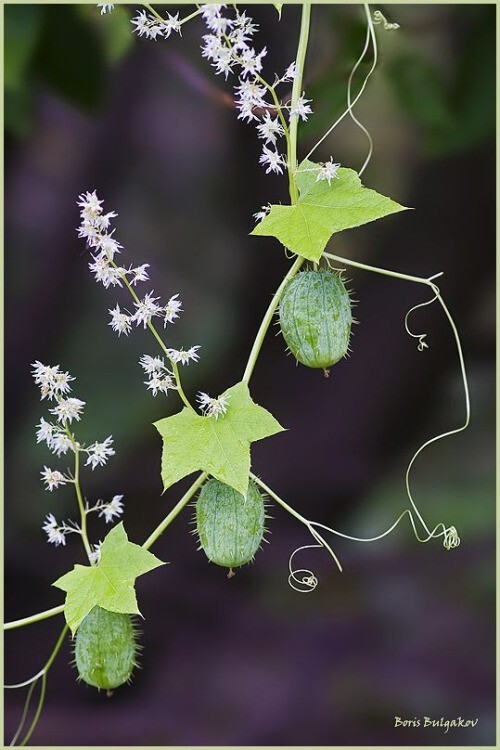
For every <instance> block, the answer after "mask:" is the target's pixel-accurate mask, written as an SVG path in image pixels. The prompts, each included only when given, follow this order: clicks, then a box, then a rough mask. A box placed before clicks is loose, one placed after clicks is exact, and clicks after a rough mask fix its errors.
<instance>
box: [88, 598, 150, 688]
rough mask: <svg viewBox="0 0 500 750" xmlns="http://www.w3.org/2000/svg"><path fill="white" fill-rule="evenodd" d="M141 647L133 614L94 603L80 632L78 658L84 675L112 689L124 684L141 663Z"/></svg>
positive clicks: (97, 685) (90, 682)
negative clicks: (139, 647)
mask: <svg viewBox="0 0 500 750" xmlns="http://www.w3.org/2000/svg"><path fill="white" fill-rule="evenodd" d="M137 648H138V647H137V644H136V642H135V631H134V626H133V624H132V618H131V617H130V615H124V614H120V613H119V612H109V611H108V610H106V609H102V608H101V607H94V608H93V609H92V610H91V611H90V612H89V614H88V615H87V616H86V617H85V619H84V620H83V621H82V624H81V625H80V627H79V628H78V630H77V633H76V641H75V662H76V666H77V669H78V674H79V675H80V679H82V680H84V681H85V682H86V683H87V684H88V685H92V686H93V687H96V688H99V689H101V688H102V689H103V690H108V691H109V690H113V689H114V688H117V687H119V686H120V685H123V683H124V682H128V681H129V680H130V677H131V675H132V671H133V669H134V667H135V666H137V663H136V654H137Z"/></svg>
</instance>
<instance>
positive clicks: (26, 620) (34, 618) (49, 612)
mask: <svg viewBox="0 0 500 750" xmlns="http://www.w3.org/2000/svg"><path fill="white" fill-rule="evenodd" d="M63 612H64V604H60V605H59V606H58V607H52V609H46V610H45V611H44V612H38V613H37V614H36V615H30V616H29V617H22V618H21V619H20V620H12V621H11V622H6V623H5V625H4V626H3V627H4V630H14V629H15V628H22V627H23V626H24V625H32V624H33V623H35V622H40V621H41V620H47V619H48V618H49V617H54V615H62V613H63Z"/></svg>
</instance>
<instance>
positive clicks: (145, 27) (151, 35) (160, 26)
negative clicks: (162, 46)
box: [131, 10, 182, 39]
mask: <svg viewBox="0 0 500 750" xmlns="http://www.w3.org/2000/svg"><path fill="white" fill-rule="evenodd" d="M167 16H168V18H166V19H163V20H160V18H158V17H157V16H155V15H153V14H152V13H147V12H146V11H145V10H141V11H138V12H137V15H136V16H135V18H132V21H131V23H132V24H133V26H135V29H134V31H136V32H137V33H138V34H139V36H145V37H146V39H158V37H160V38H162V39H168V37H169V36H170V34H171V33H172V31H176V32H177V33H178V34H181V28H182V23H181V21H179V14H178V13H176V14H175V16H171V15H170V13H167Z"/></svg>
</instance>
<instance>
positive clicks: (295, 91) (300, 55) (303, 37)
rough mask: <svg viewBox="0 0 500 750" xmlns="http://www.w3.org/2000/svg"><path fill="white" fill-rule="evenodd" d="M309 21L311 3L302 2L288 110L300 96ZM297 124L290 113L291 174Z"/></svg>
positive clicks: (295, 192)
mask: <svg viewBox="0 0 500 750" xmlns="http://www.w3.org/2000/svg"><path fill="white" fill-rule="evenodd" d="M310 22H311V4H310V3H304V4H303V5H302V18H301V22H300V35H299V46H298V48H297V59H296V71H297V75H296V77H295V79H294V81H293V86H292V101H291V109H290V112H293V111H294V109H295V107H296V106H297V102H298V100H299V98H300V94H301V91H302V78H303V76H304V64H305V60H306V52H307V42H308V40H309V26H310ZM298 126H299V117H298V115H290V154H289V162H290V169H291V172H292V174H293V175H294V174H295V172H296V171H297V133H298ZM293 185H294V195H293V197H292V196H290V197H291V198H292V203H297V200H298V191H297V185H296V183H295V180H294V181H293Z"/></svg>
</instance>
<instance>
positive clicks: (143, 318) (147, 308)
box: [131, 292, 163, 328]
mask: <svg viewBox="0 0 500 750" xmlns="http://www.w3.org/2000/svg"><path fill="white" fill-rule="evenodd" d="M159 299H160V298H159V297H153V292H149V293H148V294H146V296H145V297H144V299H142V300H140V301H139V302H134V305H135V306H136V308H137V310H136V312H135V313H134V314H133V315H132V318H131V320H133V321H134V322H135V323H136V325H140V324H141V323H142V324H143V325H144V328H146V326H147V324H148V323H150V322H151V319H152V318H153V317H154V316H155V315H161V313H162V309H163V308H162V307H161V305H157V304H156V303H157V301H158V300H159Z"/></svg>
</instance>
